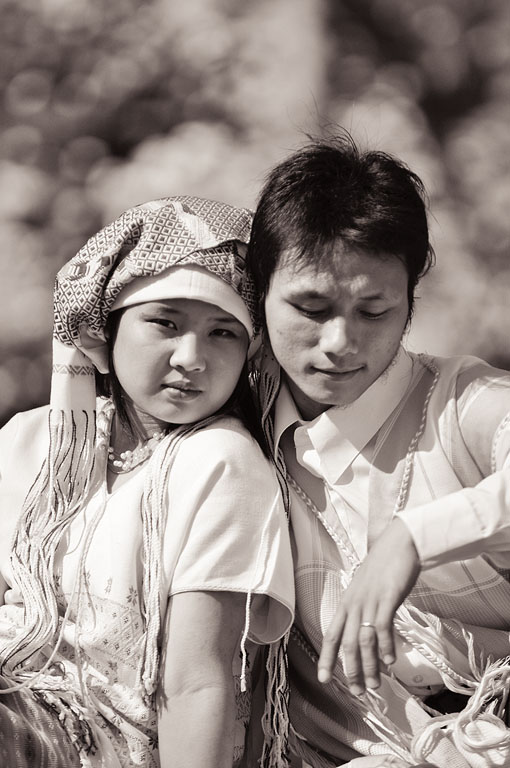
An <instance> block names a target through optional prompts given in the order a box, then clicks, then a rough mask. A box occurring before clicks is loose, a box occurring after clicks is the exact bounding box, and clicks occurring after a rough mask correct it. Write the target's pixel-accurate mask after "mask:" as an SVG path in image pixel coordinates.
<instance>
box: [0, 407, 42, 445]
mask: <svg viewBox="0 0 510 768" xmlns="http://www.w3.org/2000/svg"><path fill="white" fill-rule="evenodd" d="M49 411H50V406H49V405H41V406H39V407H38V408H31V409H30V410H28V411H19V412H18V413H16V414H15V415H14V416H12V418H11V419H9V421H8V422H7V423H6V424H4V426H3V427H2V428H1V429H0V440H1V441H5V440H9V441H12V440H20V439H23V438H25V437H30V435H32V437H33V435H34V432H38V431H39V429H42V428H43V427H46V426H47V424H48V414H49Z"/></svg>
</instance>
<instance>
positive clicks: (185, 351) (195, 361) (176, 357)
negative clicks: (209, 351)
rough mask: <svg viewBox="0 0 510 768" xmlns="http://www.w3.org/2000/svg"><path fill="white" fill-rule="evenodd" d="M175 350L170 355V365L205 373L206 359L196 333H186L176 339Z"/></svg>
mask: <svg viewBox="0 0 510 768" xmlns="http://www.w3.org/2000/svg"><path fill="white" fill-rule="evenodd" d="M174 344H175V346H174V348H173V350H172V353H171V354H170V365H172V366H173V367H174V368H182V369H183V370H185V371H203V370H204V369H205V366H206V363H205V357H204V354H203V349H202V345H201V343H200V341H199V339H198V338H197V336H196V334H194V333H186V334H184V335H183V336H181V337H180V338H178V339H174Z"/></svg>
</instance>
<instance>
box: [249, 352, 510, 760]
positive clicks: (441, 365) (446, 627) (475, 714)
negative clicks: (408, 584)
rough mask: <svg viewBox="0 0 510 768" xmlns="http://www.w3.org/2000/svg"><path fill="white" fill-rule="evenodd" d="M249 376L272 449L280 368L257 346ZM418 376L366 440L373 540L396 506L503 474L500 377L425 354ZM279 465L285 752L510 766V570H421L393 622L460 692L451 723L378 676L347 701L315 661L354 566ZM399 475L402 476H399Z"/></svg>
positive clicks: (505, 401)
mask: <svg viewBox="0 0 510 768" xmlns="http://www.w3.org/2000/svg"><path fill="white" fill-rule="evenodd" d="M413 359H414V358H413ZM259 367H260V378H259V395H260V401H261V409H262V412H263V417H264V420H265V428H266V429H265V431H266V434H267V436H268V439H269V440H270V441H272V443H273V444H275V442H276V440H277V439H278V436H279V433H277V434H275V433H274V425H273V413H274V411H273V410H272V408H271V404H273V408H274V403H275V402H276V399H277V396H278V394H279V370H278V366H277V364H276V362H275V360H274V358H273V356H272V355H271V352H270V350H269V349H268V348H267V347H266V348H265V349H264V351H263V356H262V357H261V360H260V362H259ZM414 370H415V375H414V378H413V380H412V385H411V386H410V387H409V391H408V392H407V394H406V396H405V397H404V398H403V399H402V401H401V402H400V403H399V406H398V407H397V408H396V409H395V411H394V412H393V413H391V414H387V416H388V418H387V420H386V422H385V423H384V424H383V426H382V427H381V428H380V431H379V430H378V432H377V434H376V437H374V440H376V441H377V442H376V444H377V453H376V460H375V461H374V464H373V466H372V467H371V474H370V481H369V489H370V492H369V495H368V504H369V509H368V511H369V515H368V520H369V528H368V534H367V535H368V538H369V541H370V537H371V536H372V537H373V536H375V535H377V534H376V533H374V531H376V530H380V528H381V525H384V524H386V523H385V521H386V522H387V521H388V520H390V519H391V517H392V514H394V511H395V507H396V506H399V508H400V509H402V508H403V507H406V508H409V509H412V508H413V507H416V506H419V505H420V504H424V503H425V502H426V501H428V500H430V498H433V499H435V498H440V497H441V496H442V495H445V496H446V495H447V494H449V493H450V494H454V493H455V492H456V491H461V490H462V489H463V488H471V487H474V486H476V485H477V484H478V483H480V482H481V481H482V480H483V478H484V477H487V475H489V474H491V473H494V472H496V471H497V470H498V469H499V470H501V468H502V467H504V466H506V465H507V464H508V460H506V459H505V458H504V456H505V453H504V446H505V445H506V443H505V435H507V436H508V427H509V420H510V417H509V416H508V409H509V408H510V378H509V377H508V375H505V374H503V372H501V371H495V369H491V368H490V366H487V365H486V364H484V363H482V362H481V361H477V360H476V359H474V358H454V359H451V360H442V359H434V358H432V359H430V358H427V357H426V356H424V357H420V358H416V359H415V360H414ZM459 382H460V383H459ZM457 388H458V390H459V391H460V392H461V395H458V394H457ZM491 402H492V403H493V407H492V410H491ZM470 408H472V413H475V414H478V419H476V418H475V417H474V416H473V415H472V413H471V411H469V409H470ZM467 412H469V413H470V418H471V421H472V422H473V421H475V423H476V421H478V422H479V423H480V424H481V423H482V422H481V421H480V419H481V418H483V419H484V421H483V424H484V425H485V432H483V428H481V429H480V435H481V437H485V439H480V441H479V444H478V442H477V441H476V440H475V441H473V440H472V439H471V441H470V442H469V445H466V442H465V439H466V438H465V431H464V433H463V432H462V428H461V424H460V420H461V415H462V416H464V417H465V415H466V413H467ZM482 414H483V416H482ZM462 426H464V425H462ZM464 430H465V426H464ZM416 435H418V436H419V438H418V439H417V440H416V441H415V437H416ZM489 435H490V436H491V437H493V442H492V455H491V444H490V443H489V442H488V436H489ZM470 436H471V438H472V435H471V433H470ZM507 443H508V440H507ZM413 444H414V448H413V450H412V451H411V452H410V446H413ZM487 445H489V449H488V451H487ZM482 446H483V448H482ZM487 453H488V456H487ZM409 458H411V459H412V463H411V464H410V463H409ZM277 461H278V464H279V467H280V472H281V479H282V484H283V485H284V484H285V480H287V482H288V484H289V486H290V498H289V505H290V506H291V507H294V512H293V514H292V515H291V519H292V520H293V529H294V538H295V541H296V547H295V550H294V553H295V557H296V560H295V572H296V626H295V628H294V629H293V631H292V633H291V636H290V640H289V645H288V656H289V660H290V666H291V692H290V725H291V728H290V737H291V746H292V750H293V751H294V752H296V753H297V754H301V755H302V756H303V757H304V758H305V760H306V762H307V763H309V764H310V765H312V766H314V768H332V766H335V765H338V764H339V763H341V762H342V761H348V760H350V759H352V758H354V757H356V756H358V755H359V754H367V755H368V754H371V755H376V754H388V753H389V754H394V755H396V756H399V757H401V758H402V759H404V760H407V761H408V762H409V763H411V764H412V763H413V761H414V762H419V761H420V760H429V761H430V762H432V763H437V765H438V766H440V767H441V768H452V767H453V766H455V768H467V767H468V766H469V767H470V768H489V767H492V766H496V765H499V766H504V765H507V764H509V761H510V731H509V730H508V728H507V727H506V726H505V723H504V722H503V720H502V719H501V717H500V715H501V713H503V712H504V710H505V706H506V708H507V709H508V694H509V690H510V665H509V658H508V654H509V650H510V642H509V640H510V633H509V628H510V607H509V606H510V586H509V580H508V571H507V570H506V568H507V567H508V566H503V565H502V564H500V565H498V558H497V557H496V556H495V555H494V554H493V555H492V556H477V557H472V559H467V560H466V561H465V562H459V563H457V562H451V563H448V564H446V565H442V566H441V567H440V568H434V569H431V570H429V571H424V572H423V573H422V575H421V577H420V579H419V580H418V582H417V584H416V586H415V588H414V589H413V591H412V593H411V595H410V596H409V598H408V599H407V600H406V602H405V604H404V606H402V607H401V608H400V609H399V610H398V612H397V617H396V620H395V627H396V629H397V631H398V633H399V636H400V637H401V638H404V639H405V640H406V642H407V643H408V645H410V646H412V647H413V648H415V649H417V650H418V651H419V653H420V654H421V655H422V658H423V659H424V660H425V659H426V660H427V661H428V662H430V664H431V665H432V666H433V668H434V669H435V671H436V675H437V677H438V679H439V681H440V683H441V682H442V683H443V685H445V686H446V687H447V688H448V689H450V690H452V691H454V692H459V693H462V694H464V696H465V701H466V702H467V703H466V706H465V707H464V709H463V710H462V711H461V712H460V713H459V714H456V713H455V712H454V713H453V714H451V715H445V716H443V715H440V714H439V713H438V712H434V711H433V710H430V709H429V708H427V706H426V705H424V704H423V703H422V702H421V701H420V700H419V699H418V698H417V697H416V696H414V695H412V694H410V693H409V691H408V690H406V688H405V687H404V686H403V685H402V684H401V683H400V682H399V680H398V679H397V677H396V676H391V675H383V680H382V685H381V688H380V689H378V691H377V692H375V693H370V692H367V693H366V694H365V695H364V696H363V697H361V698H360V697H355V696H353V695H352V694H351V693H350V691H349V688H348V685H347V680H346V678H345V675H344V673H343V669H342V655H340V659H339V662H338V664H337V665H336V668H335V673H334V676H335V679H334V681H333V682H332V683H330V684H328V685H323V686H321V685H319V684H318V683H317V661H318V655H319V652H320V648H321V645H322V640H323V632H324V630H325V627H327V626H328V624H329V622H330V621H331V619H332V618H333V615H334V614H335V611H336V609H337V607H338V605H339V603H340V601H341V596H342V594H343V591H344V590H345V588H346V587H347V585H348V583H349V581H350V578H351V577H352V574H353V573H354V571H355V569H356V567H357V564H358V563H359V557H358V556H357V555H356V552H355V550H354V548H353V546H352V542H351V541H350V539H349V534H348V533H347V532H346V529H345V528H344V526H343V524H342V522H341V521H340V519H339V516H338V514H337V511H336V510H335V509H333V507H332V505H331V504H328V505H327V506H326V508H325V510H321V509H318V508H317V507H316V506H315V505H314V503H313V502H312V500H311V499H310V498H309V497H308V496H307V494H306V492H303V487H304V486H303V485H301V486H300V484H299V480H300V477H298V476H297V475H296V477H297V478H298V482H297V483H296V482H295V481H294V479H293V476H292V475H293V472H294V470H296V471H299V467H298V466H297V465H296V466H295V467H292V469H289V467H290V464H289V467H286V466H285V461H284V458H283V454H282V453H281V451H280V452H279V455H278V456H277ZM409 466H410V467H411V470H412V471H411V472H410V474H408V475H407V474H406V473H407V469H408V467H409ZM287 470H288V471H289V472H290V477H289V475H287ZM301 475H303V467H301ZM305 475H306V473H305ZM404 478H407V479H406V481H405V483H404ZM303 479H304V481H305V482H306V478H303ZM434 483H435V485H434ZM403 487H405V493H404V494H402V493H401V491H402V488H403ZM304 500H306V504H305V503H304ZM370 525H372V528H371V527H370ZM372 540H373V539H372ZM301 553H303V554H301ZM305 553H306V554H305ZM395 554H396V553H395ZM493 559H494V562H493ZM500 559H501V558H500ZM506 559H507V560H508V554H507V555H506ZM431 706H433V705H432V704H431ZM274 725H277V726H278V727H279V728H280V730H279V731H278V732H276V734H273V738H274V739H275V742H276V744H282V743H285V726H286V725H287V726H288V725H289V722H288V719H287V718H281V719H280V721H278V722H276V721H275V723H274ZM268 732H269V734H270V730H269V731H268ZM275 742H273V749H272V750H271V751H268V752H267V753H266V754H267V759H268V765H271V766H279V765H285V760H284V759H283V760H282V758H281V750H280V749H279V748H276V749H275Z"/></svg>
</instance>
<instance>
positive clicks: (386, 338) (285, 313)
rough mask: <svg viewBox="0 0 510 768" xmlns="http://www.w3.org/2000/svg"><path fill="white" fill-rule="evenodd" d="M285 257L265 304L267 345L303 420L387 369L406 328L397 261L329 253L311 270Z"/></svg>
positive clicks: (403, 275) (348, 397) (403, 280)
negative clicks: (281, 370)
mask: <svg viewBox="0 0 510 768" xmlns="http://www.w3.org/2000/svg"><path fill="white" fill-rule="evenodd" d="M292 256H293V254H292V253H291V252H284V253H283V254H282V256H281V258H280V262H279V265H278V267H277V268H276V270H275V272H274V274H273V276H272V279H271V283H270V286H269V290H268V293H267V297H266V300H265V315H266V324H267V330H268V334H269V339H270V341H271V346H272V348H273V352H274V354H275V356H276V359H277V360H278V362H279V363H280V365H281V367H282V369H283V371H284V374H285V379H286V381H287V383H288V386H289V388H290V390H291V392H292V395H293V397H294V400H295V402H296V405H297V406H298V408H299V410H300V412H301V414H302V416H303V417H304V418H305V419H313V418H315V417H316V416H318V415H319V414H320V413H322V412H323V411H325V410H327V409H328V408H330V407H331V406H335V405H339V406H343V405H348V404H349V403H352V402H353V401H354V400H356V398H358V397H359V396H360V395H361V394H363V392H365V390H366V389H368V387H369V386H370V385H371V384H373V382H374V381H375V380H376V379H377V378H378V377H379V376H380V375H381V373H383V371H385V370H386V368H387V367H388V366H389V365H390V363H391V362H392V360H393V358H394V357H395V354H396V352H397V350H398V348H399V345H400V340H401V338H402V334H403V333H404V330H405V328H406V325H407V320H408V313H409V304H408V298H407V284H408V275H407V270H406V267H405V266H404V264H403V263H402V261H401V260H400V259H398V258H397V257H396V256H392V255H387V254H381V255H380V256H374V255H372V254H367V253H364V252H359V251H345V250H344V249H343V248H342V246H341V244H339V245H338V246H337V248H332V253H331V259H330V260H329V261H328V263H327V264H323V265H322V266H321V267H320V268H317V267H316V266H315V265H314V264H306V263H303V261H302V260H300V261H298V262H296V261H295V260H294V259H293V258H292Z"/></svg>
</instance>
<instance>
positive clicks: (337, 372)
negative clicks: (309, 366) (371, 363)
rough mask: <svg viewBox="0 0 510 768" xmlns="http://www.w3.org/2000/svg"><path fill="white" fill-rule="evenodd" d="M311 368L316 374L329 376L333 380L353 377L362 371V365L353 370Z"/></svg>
mask: <svg viewBox="0 0 510 768" xmlns="http://www.w3.org/2000/svg"><path fill="white" fill-rule="evenodd" d="M313 368H314V370H315V371H317V373H322V374H324V375H325V376H331V377H333V378H335V377H337V378H347V377H348V376H354V375H355V374H356V373H359V372H360V371H361V370H363V366H362V365H358V366H356V367H355V368H318V367H317V366H313Z"/></svg>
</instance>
